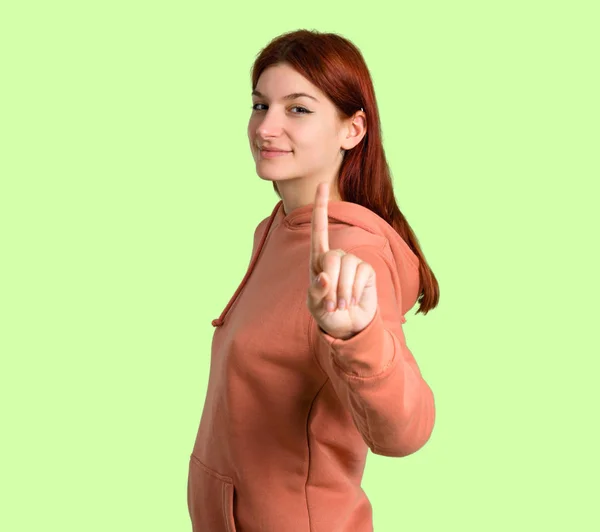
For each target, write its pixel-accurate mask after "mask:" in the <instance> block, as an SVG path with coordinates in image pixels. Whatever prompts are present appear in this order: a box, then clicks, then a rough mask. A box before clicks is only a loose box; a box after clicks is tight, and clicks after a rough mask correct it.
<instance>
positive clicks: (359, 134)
mask: <svg viewBox="0 0 600 532" xmlns="http://www.w3.org/2000/svg"><path fill="white" fill-rule="evenodd" d="M366 133H367V115H366V114H365V113H364V111H356V113H354V115H352V116H351V117H349V118H348V119H347V120H346V121H345V126H344V128H343V131H342V134H343V135H345V138H343V139H342V142H341V144H340V146H341V149H342V150H344V151H345V150H351V149H352V148H354V146H356V145H357V144H358V143H359V142H360V141H361V140H362V139H363V137H364V136H365V135H366Z"/></svg>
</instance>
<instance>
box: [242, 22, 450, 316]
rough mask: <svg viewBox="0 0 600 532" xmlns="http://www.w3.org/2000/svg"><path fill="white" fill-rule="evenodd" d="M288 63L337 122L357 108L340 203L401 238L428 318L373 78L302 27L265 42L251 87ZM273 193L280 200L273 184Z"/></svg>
mask: <svg viewBox="0 0 600 532" xmlns="http://www.w3.org/2000/svg"><path fill="white" fill-rule="evenodd" d="M280 63H287V64H289V65H290V66H291V67H292V68H294V69H295V70H296V71H297V72H299V73H300V74H301V75H302V76H304V77H305V78H306V79H308V80H309V81H310V82H311V83H312V84H313V85H315V86H316V87H317V88H319V89H320V90H321V91H322V92H323V93H324V94H326V95H327V97H328V98H329V99H330V100H331V101H332V102H333V104H334V105H335V107H336V108H337V110H338V115H339V117H340V119H343V118H345V117H350V116H352V114H353V113H355V112H356V111H357V110H359V109H360V108H361V107H362V108H363V109H364V112H365V114H366V121H367V132H366V134H365V136H364V137H363V138H362V140H361V141H360V142H359V143H358V144H357V145H356V146H355V147H354V148H352V149H351V150H348V151H346V153H345V155H344V159H343V161H342V165H341V167H340V172H339V176H338V188H339V191H340V196H341V198H342V200H343V201H349V202H352V203H357V204H359V205H362V206H363V207H366V208H367V209H370V210H371V211H373V212H374V213H376V214H377V215H378V216H380V217H381V218H383V219H384V220H385V221H386V222H387V223H388V224H390V226H392V227H393V228H394V229H395V230H396V232H397V233H398V234H399V235H400V236H401V237H402V238H403V239H404V241H405V242H406V243H407V244H408V246H409V247H410V248H411V249H412V251H413V252H414V253H415V255H416V256H417V257H418V259H419V278H420V287H419V299H418V302H419V303H420V305H419V309H418V310H417V312H416V313H417V314H418V313H419V312H421V313H423V314H427V312H429V310H431V309H432V308H434V307H436V306H437V304H438V301H439V297H440V293H439V286H438V283H437V280H436V278H435V275H434V274H433V272H432V271H431V268H430V267H429V265H428V264H427V261H426V260H425V257H424V256H423V252H422V251H421V247H420V246H419V241H418V239H417V237H416V236H415V234H414V232H413V230H412V229H411V227H410V225H409V224H408V222H407V221H406V218H405V217H404V215H403V214H402V212H401V211H400V208H399V207H398V205H397V204H396V199H395V197H394V189H393V185H392V178H391V172H390V169H389V166H388V163H387V160H386V158H385V153H384V150H383V144H382V140H381V124H380V121H379V113H378V110H377V101H376V99H375V90H374V88H373V82H372V80H371V75H370V73H369V70H368V68H367V65H366V63H365V60H364V58H363V56H362V54H361V52H360V50H359V49H358V48H357V47H356V46H355V45H354V44H353V43H351V42H350V41H349V40H348V39H346V38H344V37H342V36H340V35H338V34H336V33H322V32H319V31H316V30H312V31H309V30H306V29H301V30H297V31H291V32H287V33H284V34H282V35H280V36H278V37H276V38H274V39H273V40H272V41H271V42H269V43H268V44H267V46H266V47H265V48H263V49H262V50H261V52H260V54H259V55H258V57H257V58H256V60H255V62H254V65H253V66H252V73H251V76H252V89H253V90H254V89H255V88H256V85H257V83H258V78H259V77H260V75H261V74H262V72H263V71H264V70H265V69H266V68H268V67H270V66H273V65H277V64H280ZM273 188H274V189H275V193H276V194H277V195H278V196H279V198H281V195H280V194H279V190H278V189H277V184H276V183H275V182H273Z"/></svg>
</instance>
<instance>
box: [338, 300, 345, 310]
mask: <svg viewBox="0 0 600 532" xmlns="http://www.w3.org/2000/svg"><path fill="white" fill-rule="evenodd" d="M338 308H339V309H340V310H344V309H345V308H346V300H345V299H344V298H343V297H340V298H339V299H338Z"/></svg>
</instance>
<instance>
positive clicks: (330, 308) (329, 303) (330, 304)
mask: <svg viewBox="0 0 600 532" xmlns="http://www.w3.org/2000/svg"><path fill="white" fill-rule="evenodd" d="M334 307H335V305H334V303H333V301H327V304H326V305H325V308H327V312H333V309H334Z"/></svg>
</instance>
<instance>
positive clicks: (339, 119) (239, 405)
mask: <svg viewBox="0 0 600 532" xmlns="http://www.w3.org/2000/svg"><path fill="white" fill-rule="evenodd" d="M252 89H253V90H252V99H253V105H252V113H251V116H250V120H249V123H248V139H249V142H250V149H251V150H252V154H253V156H254V159H255V162H256V171H257V173H258V175H259V177H261V178H262V179H264V180H268V181H272V182H273V187H274V189H275V192H276V193H277V195H278V196H279V197H280V198H281V201H279V202H278V203H277V204H276V205H275V208H274V209H273V212H272V214H271V215H270V216H268V217H267V218H265V219H263V220H262V221H261V222H260V223H259V224H258V226H257V227H256V230H255V233H254V246H253V250H252V257H251V261H250V265H249V267H248V271H247V273H246V275H245V277H244V279H243V280H242V282H241V283H240V286H239V287H238V289H237V290H236V292H235V294H233V296H232V298H231V300H230V301H229V303H228V304H227V306H226V307H225V309H224V310H223V312H222V313H221V315H220V317H219V318H218V319H216V320H214V321H213V325H214V326H215V327H216V329H215V333H214V337H213V342H212V350H211V363H210V376H209V381H208V390H207V395H206V399H205V403H204V409H203V413H202V418H201V420H200V427H199V429H198V435H197V437H196V441H195V444H194V448H193V451H192V454H191V456H190V463H189V476H188V485H187V488H188V508H189V513H190V516H191V520H192V526H193V530H194V532H225V531H228V532H234V531H237V532H239V531H244V532H259V531H264V532H334V531H336V532H368V531H372V530H373V523H372V509H371V504H370V502H369V499H368V498H367V496H366V494H365V493H364V491H363V490H362V488H361V479H362V476H363V471H364V467H365V463H366V455H367V451H368V449H371V451H372V452H373V453H376V454H379V455H384V456H396V457H401V456H406V455H409V454H411V453H414V452H416V451H417V450H418V449H420V448H421V447H422V446H423V445H425V443H426V442H427V440H428V439H429V437H430V435H431V433H432V430H433V425H434V418H435V406H434V396H433V393H432V391H431V389H430V387H429V386H428V384H427V383H426V381H425V380H424V378H423V377H422V375H421V372H420V370H419V367H418V366H417V363H416V361H415V359H414V357H413V355H412V353H411V351H410V350H409V348H408V347H407V345H406V340H405V337H404V334H403V331H402V323H404V322H405V321H406V320H405V318H404V315H405V314H406V312H408V311H409V310H410V309H411V308H412V307H413V306H414V304H415V303H416V302H417V298H418V297H419V296H420V299H419V301H420V307H419V310H418V311H417V312H422V313H424V314H426V313H427V312H428V311H429V310H430V309H432V308H433V307H435V306H436V305H437V302H438V298H439V292H438V284H437V281H436V279H435V276H434V275H433V273H432V271H431V270H430V268H429V267H428V265H427V263H426V261H425V258H424V257H423V254H422V253H421V249H420V247H419V244H418V241H417V239H416V237H415V235H414V233H413V232H412V230H411V228H410V226H409V225H408V223H407V221H406V220H405V218H404V216H403V215H402V213H401V212H400V210H399V208H398V206H397V205H396V202H395V199H394V192H393V189H392V181H391V177H390V171H389V168H388V165H387V162H386V159H385V155H384V151H383V146H382V142H381V132H380V124H379V115H378V113H377V104H376V100H375V94H374V89H373V84H372V81H371V78H370V75H369V72H368V69H367V67H366V65H365V62H364V60H363V57H362V55H361V53H360V52H359V50H358V49H357V48H356V47H355V46H354V45H353V44H352V43H350V42H349V41H348V40H346V39H344V38H343V37H341V36H339V35H337V34H332V33H320V32H316V31H308V30H300V31H295V32H291V33H286V34H283V35H281V36H279V37H278V38H276V39H274V40H273V41H272V42H270V43H269V44H268V46H267V47H266V48H265V49H263V50H262V52H261V54H260V55H259V56H258V58H257V59H256V62H255V64H254V67H253V71H252ZM328 304H329V305H331V306H328Z"/></svg>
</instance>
